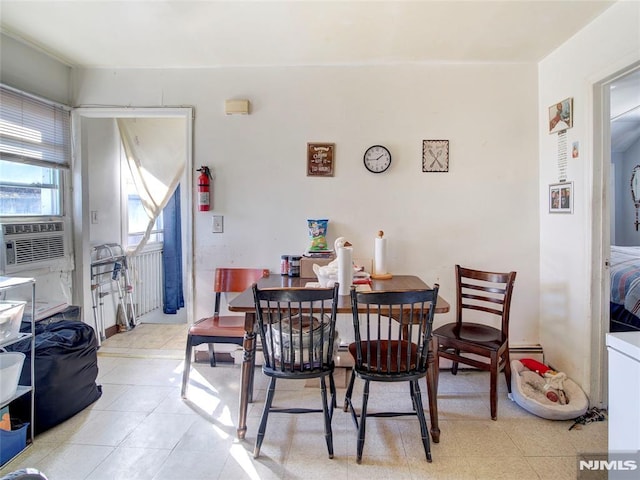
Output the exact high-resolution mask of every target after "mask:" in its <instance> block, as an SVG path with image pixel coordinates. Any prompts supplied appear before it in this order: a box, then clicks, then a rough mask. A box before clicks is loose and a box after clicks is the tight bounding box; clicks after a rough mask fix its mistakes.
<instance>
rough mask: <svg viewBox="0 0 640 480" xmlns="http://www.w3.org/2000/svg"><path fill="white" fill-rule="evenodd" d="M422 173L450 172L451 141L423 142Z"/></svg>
mask: <svg viewBox="0 0 640 480" xmlns="http://www.w3.org/2000/svg"><path fill="white" fill-rule="evenodd" d="M422 171H423V172H448V171H449V140H423V141H422Z"/></svg>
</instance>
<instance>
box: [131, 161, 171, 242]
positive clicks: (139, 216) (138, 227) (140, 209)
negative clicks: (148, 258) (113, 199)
mask: <svg viewBox="0 0 640 480" xmlns="http://www.w3.org/2000/svg"><path fill="white" fill-rule="evenodd" d="M121 158H122V162H121V171H122V184H123V185H124V189H125V192H124V194H125V198H126V202H124V204H123V206H124V208H126V212H123V213H124V215H123V217H124V218H126V219H127V224H126V229H127V232H126V248H127V249H132V248H134V247H136V246H137V245H138V244H139V243H140V242H141V241H142V238H143V237H144V233H145V231H146V230H147V225H148V224H149V215H147V212H146V211H145V209H144V206H143V205H142V200H141V199H140V195H138V191H137V189H136V186H135V184H134V182H133V177H132V176H131V170H129V165H128V163H127V159H126V155H125V153H124V151H122V155H121ZM163 229H164V225H163V221H162V212H160V215H158V218H157V219H156V222H155V223H154V225H153V229H152V230H151V234H150V235H149V240H148V243H147V244H150V243H162V241H163Z"/></svg>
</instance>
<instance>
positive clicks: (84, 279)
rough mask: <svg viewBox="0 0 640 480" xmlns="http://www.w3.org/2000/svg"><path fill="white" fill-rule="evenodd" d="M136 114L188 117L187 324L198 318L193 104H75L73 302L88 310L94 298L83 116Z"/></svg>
mask: <svg viewBox="0 0 640 480" xmlns="http://www.w3.org/2000/svg"><path fill="white" fill-rule="evenodd" d="M133 117H138V118H139V117H145V118H153V117H165V118H171V117H174V118H175V117H179V118H184V119H185V120H186V122H185V124H186V132H185V138H186V145H185V149H186V165H185V170H184V174H183V176H182V179H181V181H180V184H181V185H183V188H181V199H180V200H181V204H182V212H183V215H182V227H183V228H182V232H183V233H182V235H183V240H184V248H183V249H182V255H183V266H184V273H183V275H184V279H183V280H184V288H185V291H184V297H185V309H186V313H187V324H189V325H190V324H191V323H193V318H194V305H195V302H194V298H193V292H194V288H193V251H194V249H193V194H192V191H193V180H192V175H191V172H192V171H193V119H194V108H193V107H175V108H172V107H158V108H145V107H141V108H137V107H81V108H75V109H74V110H73V111H72V112H71V131H72V142H71V143H72V159H73V165H72V178H73V180H72V184H73V186H74V188H73V192H72V197H73V202H72V204H73V211H72V212H71V216H72V219H73V245H74V260H75V269H74V278H73V284H74V289H73V302H74V303H75V304H76V305H82V306H83V307H84V311H85V312H87V311H88V310H87V307H88V306H90V305H92V300H91V298H92V297H91V296H92V293H91V275H90V266H91V244H90V227H91V218H90V216H91V213H90V211H89V192H88V179H89V175H90V172H89V166H88V153H87V152H88V150H87V149H88V147H89V146H88V145H87V144H86V143H87V142H86V140H85V139H84V138H83V129H82V123H83V119H108V118H113V119H116V118H133Z"/></svg>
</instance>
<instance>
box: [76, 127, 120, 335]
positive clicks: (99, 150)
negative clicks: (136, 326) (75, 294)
mask: <svg viewBox="0 0 640 480" xmlns="http://www.w3.org/2000/svg"><path fill="white" fill-rule="evenodd" d="M83 135H84V137H83V139H84V141H85V142H86V144H87V145H90V146H91V148H89V149H88V156H87V159H86V160H87V162H88V167H89V172H90V173H89V178H88V189H89V207H88V209H89V211H95V212H97V217H98V222H97V223H92V224H91V226H90V229H89V232H90V233H89V240H90V244H91V246H95V245H102V244H105V243H117V244H121V243H122V220H121V211H122V207H121V203H122V191H121V185H120V183H121V182H120V168H121V165H120V162H119V159H120V136H119V133H118V129H117V126H116V122H115V120H114V119H111V118H90V119H88V118H85V119H83ZM100 280H104V276H103V277H102V278H101V279H100ZM103 292H104V293H106V292H109V293H110V295H108V296H106V297H104V298H103V302H104V317H103V322H104V327H105V328H109V327H110V326H112V325H115V324H116V305H117V302H118V292H117V288H116V286H115V283H112V284H106V285H104V286H103ZM86 312H87V313H89V309H86ZM87 321H89V320H87Z"/></svg>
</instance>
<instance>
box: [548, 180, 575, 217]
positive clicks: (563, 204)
mask: <svg viewBox="0 0 640 480" xmlns="http://www.w3.org/2000/svg"><path fill="white" fill-rule="evenodd" d="M549 213H573V182H562V183H552V184H551V185H549Z"/></svg>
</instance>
